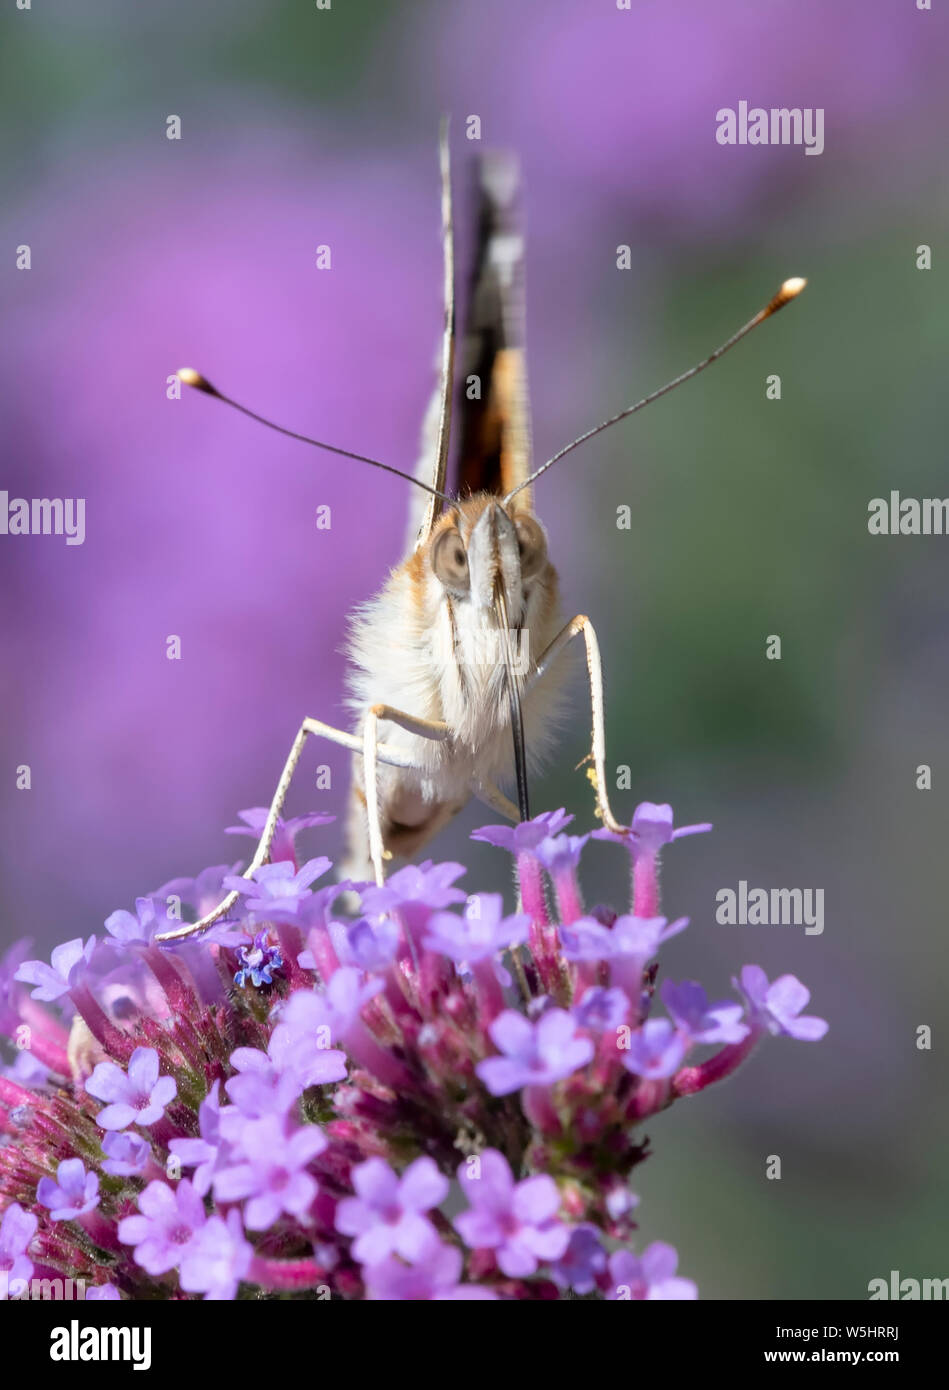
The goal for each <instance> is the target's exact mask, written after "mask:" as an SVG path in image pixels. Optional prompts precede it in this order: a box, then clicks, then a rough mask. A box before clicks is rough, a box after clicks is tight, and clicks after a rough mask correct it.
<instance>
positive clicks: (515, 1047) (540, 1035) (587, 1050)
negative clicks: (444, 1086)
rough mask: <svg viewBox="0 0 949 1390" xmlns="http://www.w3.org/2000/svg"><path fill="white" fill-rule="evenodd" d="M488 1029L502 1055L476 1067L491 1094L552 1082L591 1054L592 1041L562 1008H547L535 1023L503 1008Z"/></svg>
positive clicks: (579, 1065)
mask: <svg viewBox="0 0 949 1390" xmlns="http://www.w3.org/2000/svg"><path fill="white" fill-rule="evenodd" d="M488 1031H489V1033H490V1034H491V1040H492V1042H493V1043H494V1044H495V1046H496V1047H497V1048H498V1050H499V1051H500V1052H503V1053H504V1054H505V1055H504V1056H503V1057H486V1058H485V1060H484V1061H483V1062H479V1063H478V1065H477V1066H476V1068H475V1071H476V1072H477V1073H478V1075H479V1076H480V1078H481V1080H482V1081H483V1082H484V1084H485V1085H486V1086H487V1088H488V1090H489V1091H490V1092H491V1094H492V1095H493V1096H506V1095H509V1094H510V1092H511V1091H519V1090H520V1089H521V1087H522V1086H552V1085H553V1084H554V1082H555V1081H561V1080H562V1079H563V1078H564V1077H565V1076H569V1075H570V1074H571V1072H575V1071H576V1070H577V1068H578V1067H583V1066H586V1064H587V1062H589V1061H590V1060H591V1058H592V1057H593V1044H592V1042H591V1041H590V1039H589V1038H581V1037H579V1036H578V1035H577V1025H576V1021H575V1020H574V1019H573V1018H571V1016H570V1014H568V1013H567V1012H566V1010H564V1009H548V1010H547V1012H546V1013H545V1014H543V1015H542V1016H541V1017H540V1018H539V1019H538V1021H537V1022H536V1023H531V1022H529V1021H528V1019H526V1018H525V1017H524V1015H523V1014H519V1013H518V1012H517V1011H516V1010H515V1009H506V1010H505V1011H504V1013H502V1014H499V1015H498V1017H497V1018H496V1019H495V1020H494V1022H493V1023H492V1024H491V1027H490V1028H489V1030H488Z"/></svg>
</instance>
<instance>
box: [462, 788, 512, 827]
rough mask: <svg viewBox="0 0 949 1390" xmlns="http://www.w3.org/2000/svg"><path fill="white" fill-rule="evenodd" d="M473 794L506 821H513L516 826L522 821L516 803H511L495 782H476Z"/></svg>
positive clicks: (472, 790) (472, 789)
mask: <svg viewBox="0 0 949 1390" xmlns="http://www.w3.org/2000/svg"><path fill="white" fill-rule="evenodd" d="M471 793H472V795H473V796H475V797H477V799H478V800H479V801H481V802H483V803H484V805H485V806H490V807H491V810H492V811H497V812H498V814H499V815H501V816H503V817H504V818H505V820H509V821H513V822H514V824H515V825H516V824H517V822H518V821H519V820H520V818H521V813H520V811H519V810H518V809H517V807H516V806H515V805H514V802H513V801H510V800H509V799H508V798H507V797H506V796H505V795H504V793H503V792H502V791H501V790H500V789H499V788H498V787H496V786H495V785H494V783H493V782H481V781H474V782H472V783H471Z"/></svg>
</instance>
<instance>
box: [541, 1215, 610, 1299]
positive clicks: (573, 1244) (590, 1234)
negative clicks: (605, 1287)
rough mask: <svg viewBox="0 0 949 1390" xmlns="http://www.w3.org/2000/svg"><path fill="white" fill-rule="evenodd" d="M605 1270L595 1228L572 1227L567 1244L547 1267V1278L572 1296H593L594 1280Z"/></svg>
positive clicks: (602, 1253) (603, 1252) (601, 1248)
mask: <svg viewBox="0 0 949 1390" xmlns="http://www.w3.org/2000/svg"><path fill="white" fill-rule="evenodd" d="M604 1269H606V1251H605V1250H604V1249H603V1246H602V1245H601V1244H600V1234H599V1232H598V1231H597V1229H596V1227H595V1226H591V1225H588V1224H584V1225H582V1226H574V1228H573V1230H572V1231H571V1232H570V1244H569V1245H568V1246H567V1248H566V1250H565V1251H564V1253H563V1254H562V1255H561V1257H560V1259H559V1260H557V1261H556V1262H555V1263H554V1264H552V1265H551V1267H550V1277H551V1279H553V1281H554V1283H555V1284H556V1285H557V1287H558V1288H561V1289H573V1291H574V1293H580V1294H583V1293H592V1291H593V1290H594V1289H595V1288H596V1284H597V1277H598V1275H600V1274H601V1273H602V1271H603V1270H604Z"/></svg>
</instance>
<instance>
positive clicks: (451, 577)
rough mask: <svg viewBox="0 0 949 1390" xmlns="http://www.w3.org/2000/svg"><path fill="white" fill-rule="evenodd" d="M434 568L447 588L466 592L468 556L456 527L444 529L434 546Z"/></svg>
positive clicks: (438, 577) (437, 577)
mask: <svg viewBox="0 0 949 1390" xmlns="http://www.w3.org/2000/svg"><path fill="white" fill-rule="evenodd" d="M432 569H433V570H434V571H435V578H436V579H437V580H438V582H439V583H440V584H444V586H445V588H446V589H452V590H453V591H454V592H456V593H464V592H465V591H466V590H467V588H468V556H467V555H466V554H465V547H464V545H463V544H462V540H461V536H460V535H459V534H458V532H457V531H455V530H454V529H452V530H449V531H442V532H441V534H440V535H439V536H436V538H435V543H434V545H433V546H432Z"/></svg>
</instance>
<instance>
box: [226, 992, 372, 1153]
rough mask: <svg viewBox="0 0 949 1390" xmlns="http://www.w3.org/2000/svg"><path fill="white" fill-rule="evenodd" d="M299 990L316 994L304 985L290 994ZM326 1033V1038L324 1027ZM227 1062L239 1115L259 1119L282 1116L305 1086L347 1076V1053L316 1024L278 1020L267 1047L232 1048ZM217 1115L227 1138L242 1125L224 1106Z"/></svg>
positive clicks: (229, 1085)
mask: <svg viewBox="0 0 949 1390" xmlns="http://www.w3.org/2000/svg"><path fill="white" fill-rule="evenodd" d="M301 995H302V996H303V997H305V998H314V999H315V998H318V997H319V996H317V995H315V994H314V995H310V994H309V992H308V991H306V990H298V991H297V993H296V994H295V995H294V996H293V997H294V998H299V997H300V996H301ZM295 1012H296V1013H298V1012H299V1010H296V1011H295ZM326 1036H327V1043H328V1038H329V1030H328V1027H327V1029H326ZM231 1066H232V1067H234V1068H236V1070H237V1072H238V1073H239V1074H238V1075H237V1076H232V1077H230V1079H229V1080H228V1081H226V1082H225V1085H224V1089H225V1090H226V1091H227V1094H228V1095H229V1096H230V1098H231V1100H232V1101H233V1102H234V1104H235V1106H237V1109H238V1111H239V1112H240V1116H241V1117H243V1118H249V1119H260V1118H262V1117H263V1116H265V1115H278V1116H280V1115H285V1114H286V1113H287V1111H288V1110H289V1109H290V1106H291V1105H292V1104H293V1103H294V1101H295V1100H296V1099H297V1098H298V1097H299V1096H301V1095H302V1094H303V1092H304V1091H305V1090H306V1089H307V1087H308V1086H325V1085H327V1084H329V1083H330V1082H333V1081H342V1079H343V1078H344V1077H345V1075H346V1054H345V1053H344V1052H340V1051H339V1050H337V1049H334V1048H330V1047H329V1046H328V1045H324V1039H323V1038H322V1037H321V1036H320V1034H319V1032H318V1030H317V1029H316V1028H314V1029H312V1030H311V1031H306V1030H304V1029H303V1028H298V1029H294V1028H291V1027H288V1026H287V1024H285V1023H281V1024H279V1025H278V1026H277V1027H276V1028H275V1029H274V1031H273V1033H272V1034H271V1037H270V1042H269V1044H268V1046H267V1051H266V1052H261V1051H260V1049H259V1048H256V1047H238V1048H235V1050H234V1051H233V1052H232V1053H231ZM221 1117H222V1130H221V1132H222V1133H223V1134H224V1137H225V1138H226V1139H228V1140H231V1139H233V1137H234V1133H235V1126H237V1128H240V1126H241V1124H242V1120H241V1119H240V1118H239V1117H238V1116H236V1115H232V1114H231V1113H230V1112H229V1111H226V1110H225V1111H223V1112H222V1115H221Z"/></svg>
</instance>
